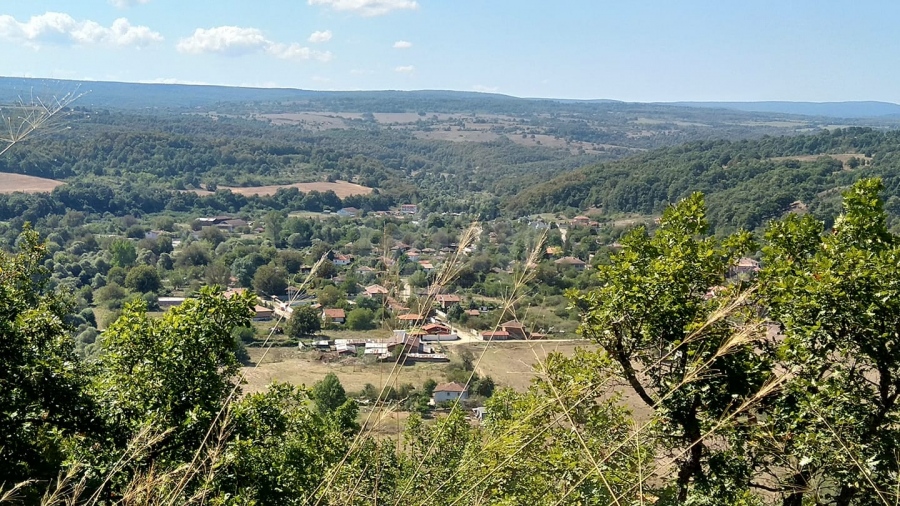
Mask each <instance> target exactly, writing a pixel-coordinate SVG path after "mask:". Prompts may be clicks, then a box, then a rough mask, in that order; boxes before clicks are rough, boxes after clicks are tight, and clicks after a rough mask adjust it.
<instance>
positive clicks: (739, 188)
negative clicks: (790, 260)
mask: <svg viewBox="0 0 900 506" xmlns="http://www.w3.org/2000/svg"><path fill="white" fill-rule="evenodd" d="M898 148H900V131H898V130H892V131H878V130H874V129H870V128H857V127H854V128H846V129H836V130H833V131H822V132H820V133H818V134H816V135H809V136H806V135H804V136H794V137H766V138H762V139H755V140H741V141H727V140H718V141H697V142H688V143H685V144H682V145H679V146H673V147H667V148H663V149H658V150H653V151H648V152H646V153H643V154H640V155H636V156H633V157H630V158H626V159H623V160H619V161H615V162H608V163H601V164H596V165H592V166H588V167H584V168H582V169H578V170H575V171H572V172H568V173H565V174H562V175H560V176H557V177H555V178H552V179H549V180H547V181H546V182H544V183H542V184H538V185H533V186H531V187H529V188H527V189H526V190H524V191H522V192H521V193H520V194H519V195H517V196H516V197H515V198H510V199H508V200H507V202H506V207H507V209H508V210H510V211H512V212H513V214H516V215H524V214H532V213H537V212H563V211H573V212H575V211H579V210H582V209H587V208H591V207H599V208H602V209H604V210H605V211H607V212H609V213H639V214H656V213H659V212H661V211H662V210H663V209H664V208H665V206H666V205H667V204H669V203H671V202H675V201H677V200H679V199H681V198H684V197H686V196H688V195H690V193H691V192H695V191H701V192H703V193H705V194H706V197H707V200H708V202H709V203H710V206H709V207H710V211H709V212H710V216H709V218H710V222H711V223H712V224H713V225H714V226H715V227H716V228H717V229H721V230H734V229H736V228H741V227H744V228H749V229H753V228H756V227H758V226H760V225H762V224H764V223H765V222H766V221H768V220H770V219H772V218H777V217H779V216H781V215H782V214H784V213H785V212H788V211H791V210H794V209H808V210H809V211H810V212H813V213H816V214H817V215H818V216H820V217H822V218H826V217H829V216H831V217H833V216H835V215H837V214H838V208H837V207H835V206H836V205H838V204H839V196H840V194H839V192H834V191H831V190H833V189H835V188H842V187H845V186H846V185H849V184H850V183H852V182H853V181H854V180H856V179H857V178H859V177H868V176H879V177H882V178H884V181H885V186H886V195H885V197H886V199H887V200H888V202H890V205H889V206H888V207H889V209H890V212H891V213H894V214H895V215H900V212H898V211H900V200H898V198H900V171H898V170H897V167H898V166H900V149H898ZM829 155H831V156H829Z"/></svg>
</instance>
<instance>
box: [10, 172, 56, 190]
mask: <svg viewBox="0 0 900 506" xmlns="http://www.w3.org/2000/svg"><path fill="white" fill-rule="evenodd" d="M63 184H65V183H63V182H62V181H56V180H54V179H46V178H43V177H35V176H26V175H24V174H8V173H0V193H15V192H24V193H50V192H51V191H53V189H54V188H56V187H57V186H60V185H63Z"/></svg>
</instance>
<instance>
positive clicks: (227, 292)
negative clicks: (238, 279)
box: [222, 288, 247, 299]
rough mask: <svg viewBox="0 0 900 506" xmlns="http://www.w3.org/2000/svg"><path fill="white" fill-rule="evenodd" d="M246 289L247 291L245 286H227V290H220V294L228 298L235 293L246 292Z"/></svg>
mask: <svg viewBox="0 0 900 506" xmlns="http://www.w3.org/2000/svg"><path fill="white" fill-rule="evenodd" d="M246 291H247V289H246V288H229V289H228V290H225V291H224V292H222V296H223V297H225V298H226V299H230V298H232V297H234V296H235V295H243V294H244V292H246Z"/></svg>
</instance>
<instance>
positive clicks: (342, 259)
mask: <svg viewBox="0 0 900 506" xmlns="http://www.w3.org/2000/svg"><path fill="white" fill-rule="evenodd" d="M352 262H353V256H352V255H341V254H337V255H335V256H334V258H333V259H332V260H331V263H333V264H334V265H336V266H344V265H350V264H351V263H352Z"/></svg>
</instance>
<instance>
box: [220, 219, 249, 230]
mask: <svg viewBox="0 0 900 506" xmlns="http://www.w3.org/2000/svg"><path fill="white" fill-rule="evenodd" d="M249 226H250V223H248V222H247V221H244V220H241V219H233V220H225V221H223V222H221V223H216V227H217V228H218V229H220V230H225V231H227V232H234V231H235V229H238V228H244V227H249Z"/></svg>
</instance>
